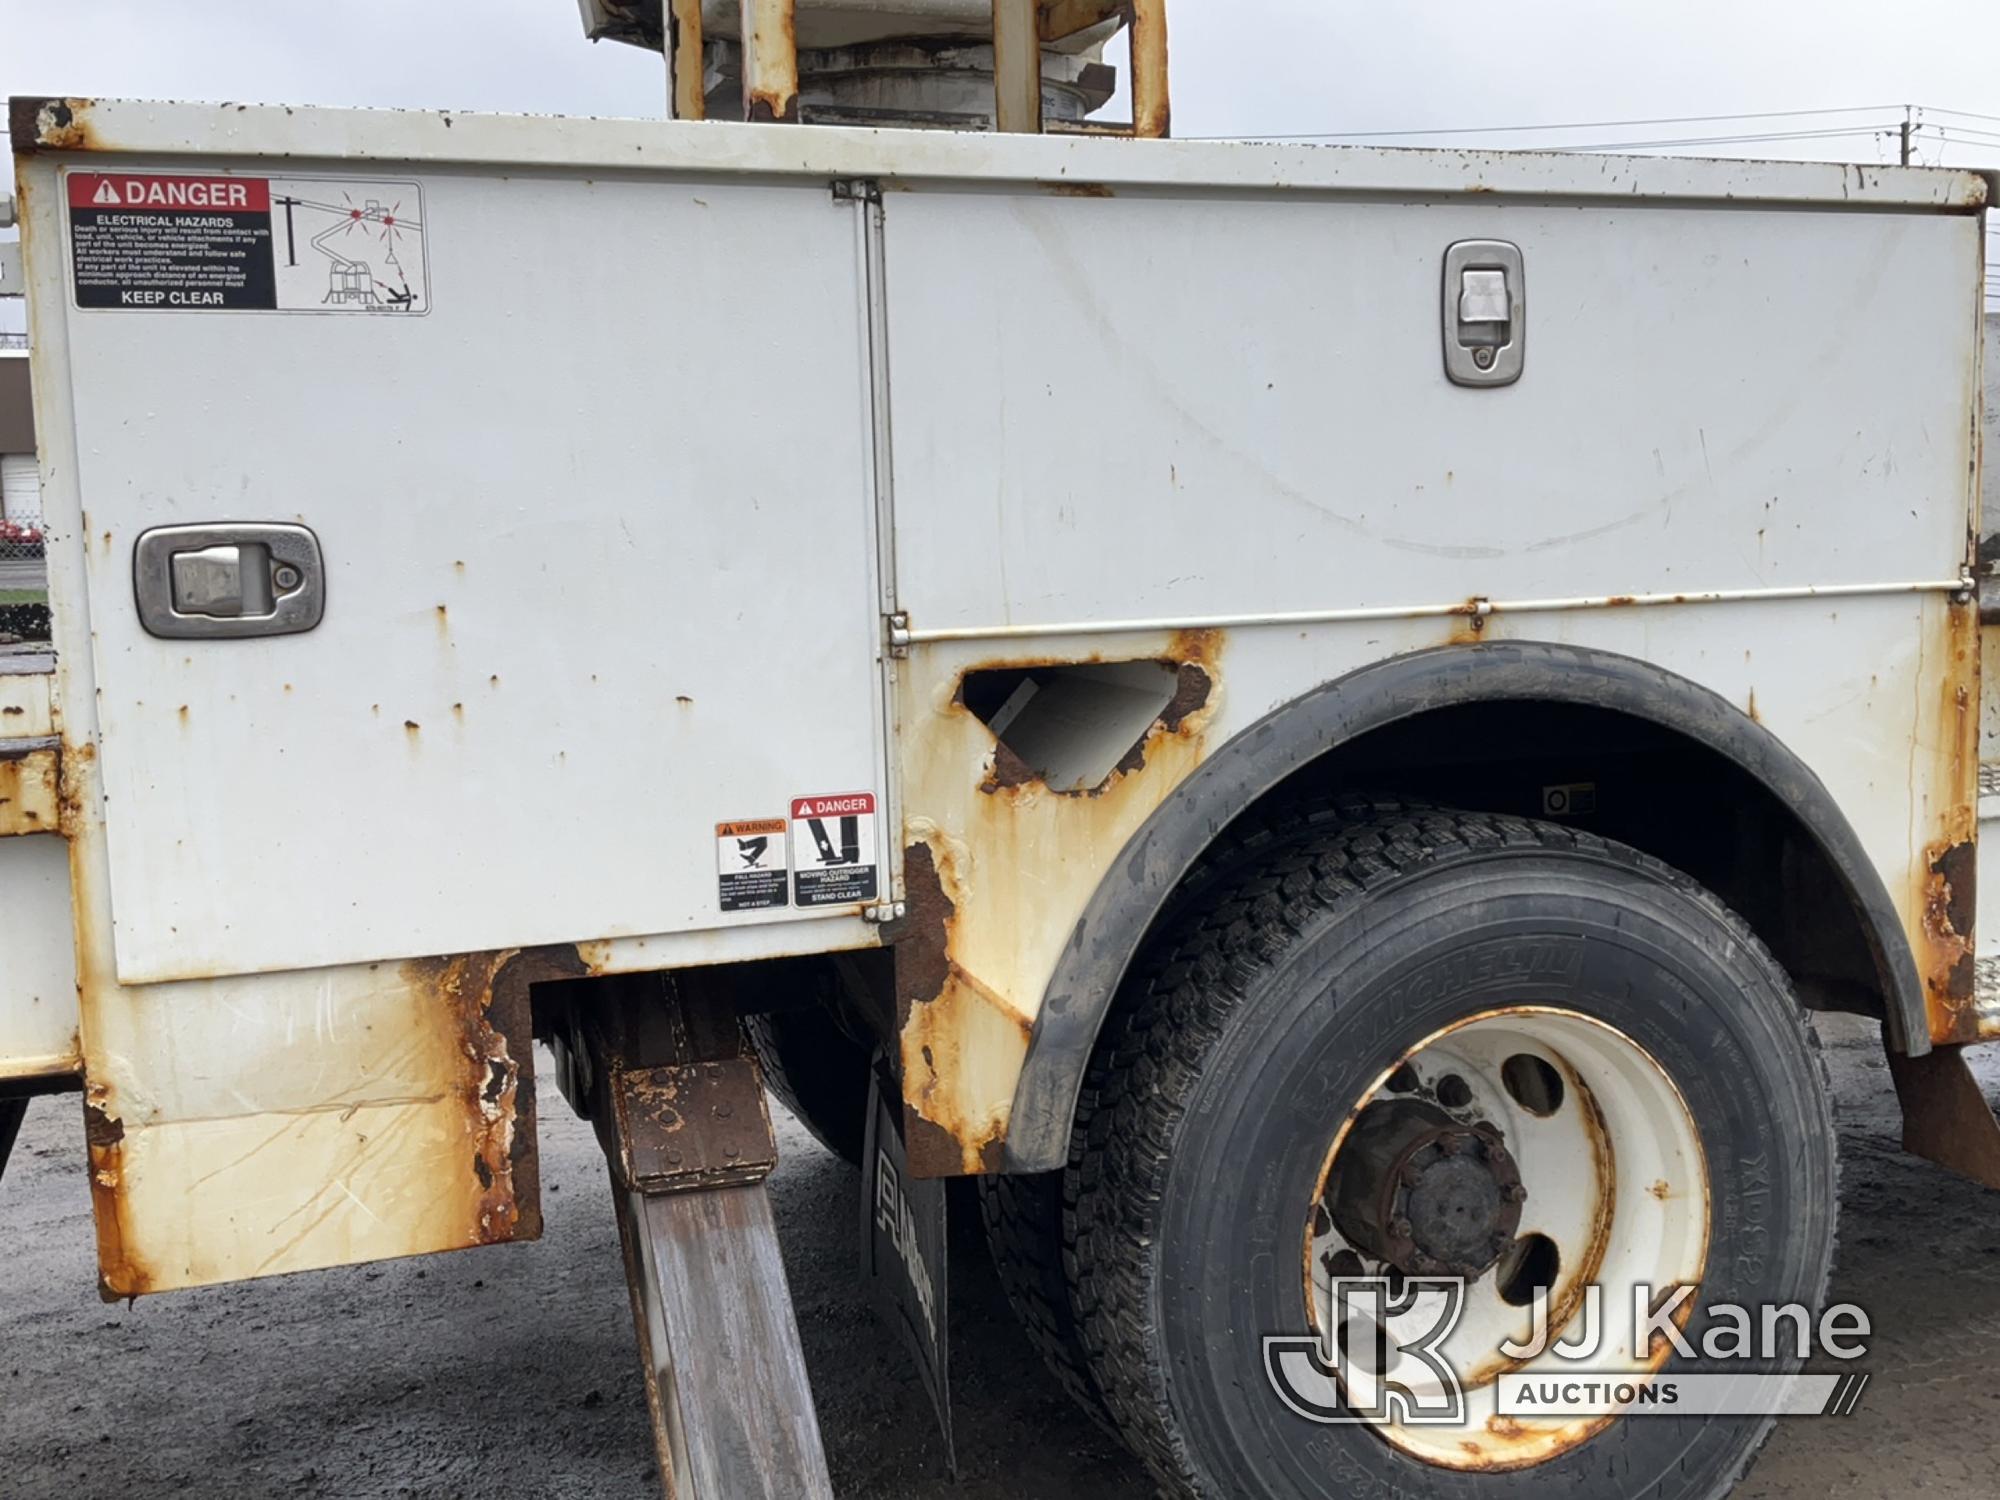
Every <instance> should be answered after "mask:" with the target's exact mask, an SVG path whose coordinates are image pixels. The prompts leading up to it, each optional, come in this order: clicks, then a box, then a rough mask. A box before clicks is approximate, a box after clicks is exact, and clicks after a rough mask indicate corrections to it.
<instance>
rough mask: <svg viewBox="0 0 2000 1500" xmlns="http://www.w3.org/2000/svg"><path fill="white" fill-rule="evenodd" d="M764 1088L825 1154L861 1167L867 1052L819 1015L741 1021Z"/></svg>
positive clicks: (826, 1016)
mask: <svg viewBox="0 0 2000 1500" xmlns="http://www.w3.org/2000/svg"><path fill="white" fill-rule="evenodd" d="M743 1032H744V1035H746V1036H747V1037H749V1039H750V1045H751V1046H752V1047H753V1048H755V1049H756V1052H757V1061H758V1062H759V1063H760V1064H761V1065H762V1067H763V1070H764V1084H765V1086H766V1087H767V1088H769V1089H770V1091H771V1092H772V1093H773V1094H775V1095H777V1097H778V1100H779V1102H780V1103H782V1104H783V1105H784V1106H785V1108H786V1109H788V1110H790V1111H791V1112H792V1114H793V1116H794V1117H796V1118H797V1120H798V1122H799V1123H800V1124H801V1125H803V1126H805V1128H806V1129H807V1130H809V1131H811V1132H812V1135H813V1139H815V1140H817V1141H818V1142H819V1143H820V1144H821V1145H822V1146H824V1147H826V1149H827V1150H829V1151H831V1152H832V1153H833V1154H834V1155H835V1156H837V1157H839V1158H840V1159H841V1160H842V1161H844V1162H847V1163H849V1164H851V1165H853V1166H859V1165H861V1155H862V1150H863V1142H864V1140H865V1137H866V1136H867V1133H868V1066H869V1063H868V1052H867V1049H866V1048H864V1047H863V1046H862V1045H861V1044H860V1043H859V1042H857V1041H855V1040H854V1038H853V1037H851V1036H849V1035H848V1033H847V1032H846V1030H845V1029H844V1028H843V1027H842V1026H841V1024H840V1023H839V1022H838V1021H836V1020H835V1019H834V1018H833V1016H832V1014H831V1013H830V1012H828V1011H826V1010H823V1009H802V1010H788V1011H781V1012H777V1013H774V1014H771V1015H753V1016H745V1017H744V1018H743Z"/></svg>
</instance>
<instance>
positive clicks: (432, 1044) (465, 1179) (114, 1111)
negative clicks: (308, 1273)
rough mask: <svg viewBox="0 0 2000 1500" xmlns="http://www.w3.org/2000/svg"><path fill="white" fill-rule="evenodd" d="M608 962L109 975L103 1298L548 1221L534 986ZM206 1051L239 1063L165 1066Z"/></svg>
mask: <svg viewBox="0 0 2000 1500" xmlns="http://www.w3.org/2000/svg"><path fill="white" fill-rule="evenodd" d="M588 972H589V969H588V966H587V965H586V964H585V962H584V960H583V959H582V958H581V957H580V956H579V955H578V954H577V953H576V951H575V950H574V949H573V948H568V947H561V948H544V949H529V950H502V951H499V952H491V953H472V954H460V955H454V956H450V957H442V958H432V959H414V960H410V961H407V962H405V963H402V964H400V965H393V964H378V965H369V966H364V967H360V968H354V969H344V970H329V971H324V972H322V973H320V974H315V975H292V976H285V977H284V980H282V981H279V982H276V983H273V982H272V981H268V980H267V981H265V986H266V993H265V994H264V995H262V996H256V995H255V992H254V990H253V989H251V988H250V987H249V985H250V982H246V981H190V982H188V983H186V984H184V985H176V986H155V987H152V988H151V989H148V990H118V989H116V988H115V987H111V993H110V994H107V993H105V991H104V989H103V988H102V987H100V988H98V990H97V994H96V996H95V1000H94V1004H93V1006H92V1014H91V1017H90V1022H89V1024H90V1025H91V1027H92V1029H93V1031H94V1032H95V1033H96V1034H95V1035H94V1037H93V1044H92V1047H91V1052H90V1056H89V1058H88V1062H87V1080H86V1096H85V1097H86V1104H85V1119H86V1128H87V1138H88V1143H89V1150H90V1186H91V1196H92V1201H93V1206H94V1209H95V1214H96V1221H97V1239H98V1261H99V1277H100V1282H99V1285H100V1290H101V1291H102V1294H103V1295H104V1296H105V1297H106V1298H107V1299H117V1298H126V1297H136V1296H141V1295H144V1294H146V1293H149V1292H156V1291H167V1290H173V1289H176V1288H181V1287H190V1286H200V1285H206V1284H209V1283H213V1282H218V1281H228V1280H239V1279H244V1278H247V1277H253V1276H268V1275H276V1274H280V1273H284V1272H290V1271H298V1270H307V1269H312V1268H316V1267H320V1266H327V1265H338V1264H347V1263H352V1262H358V1261H365V1260H377V1259H383V1258H386V1257H390V1256H399V1255H415V1254H422V1253H427V1252H431V1251H438V1250H452V1249H460V1248H465V1247H469V1246H473V1245H488V1244H497V1243H502V1242H506V1241H511V1240H522V1239H533V1238H535V1237H537V1236H538V1235H539V1234H540V1232H541V1196H540V1183H539V1174H538V1170H537V1163H536V1154H535V1091H534V1068H533V1062H532V1055H531V1052H530V1046H531V1041H530V1018H529V1004H528V989H529V986H530V985H531V984H532V983H534V982H536V981H539V980H545V979H559V978H570V977H576V976H580V975H583V974H586V973H588ZM301 981H309V982H306V983H302V982H301ZM169 990H171V991H175V992H176V993H172V994H167V993H163V992H164V991H169ZM260 1000H261V1001H262V1002H263V1003H262V1004H261V1005H260V1003H259V1002H260ZM149 1002H150V1003H149ZM194 1049H199V1050H201V1051H206V1052H213V1053H215V1054H216V1055H219V1056H227V1057H229V1058H230V1059H231V1061H230V1065H229V1066H228V1067H227V1068H225V1069H221V1070H219V1072H218V1073H217V1074H216V1076H215V1077H214V1078H210V1077H209V1076H207V1075H206V1074H205V1073H203V1071H202V1070H199V1069H181V1070H176V1071H175V1073H174V1074H173V1075H172V1076H166V1077H162V1076H160V1075H159V1067H158V1060H159V1059H161V1058H169V1057H177V1056H186V1055H191V1053H192V1051H193V1050H194Z"/></svg>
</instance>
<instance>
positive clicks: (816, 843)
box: [792, 792, 875, 906]
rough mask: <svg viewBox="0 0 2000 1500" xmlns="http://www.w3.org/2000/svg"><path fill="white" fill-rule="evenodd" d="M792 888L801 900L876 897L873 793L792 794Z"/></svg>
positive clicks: (816, 902)
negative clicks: (826, 795) (805, 795)
mask: <svg viewBox="0 0 2000 1500" xmlns="http://www.w3.org/2000/svg"><path fill="white" fill-rule="evenodd" d="M792 889H793V893H794V895H793V899H794V901H795V902H796V903H797V904H798V905H800V906H848V905H852V904H853V903H854V902H857V901H873V900H874V899H875V794H874V793H873V792H848V793H844V794H842V795H840V796H835V797H795V798H793V799H792Z"/></svg>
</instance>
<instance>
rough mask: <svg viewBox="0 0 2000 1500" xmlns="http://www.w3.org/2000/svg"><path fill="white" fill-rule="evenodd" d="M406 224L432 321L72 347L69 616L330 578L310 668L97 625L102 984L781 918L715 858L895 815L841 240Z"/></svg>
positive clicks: (303, 326) (676, 191) (847, 234)
mask: <svg viewBox="0 0 2000 1500" xmlns="http://www.w3.org/2000/svg"><path fill="white" fill-rule="evenodd" d="M422 189H423V212H424V216H425V217H424V227H423V232H424V237H425V239H426V241H427V242H428V244H427V252H428V258H429V277H430V286H431V309H430V311H429V312H428V313H427V314H426V315H424V316H422V317H409V318H395V317H380V318H371V319H368V320H366V321H365V322H361V323H356V322H354V321H351V320H343V319H342V318H339V317H332V316H328V317H287V316H271V315H264V314H257V313H248V314H241V313H223V314H217V315H200V314H197V315H191V316H183V315H176V314H174V313H170V312H159V313H150V312H125V311H110V312H104V311H95V310H84V311H78V310H75V309H70V310H69V311H68V313H67V317H68V325H69V326H68V340H69V346H70V357H71V359H72V360H73V361H75V362H76V364H77V365H78V366H79V367H81V368H87V369H89V370H90V371H91V372H92V374H91V377H90V379H88V380H87V381H82V382H79V383H78V384H77V386H76V387H75V391H74V400H75V403H76V415H75V421H76V425H77V431H78V433H79V436H80V439H81V441H80V445H79V470H78V476H77V479H78V485H79V490H80V495H81V497H82V505H83V508H84V509H85V510H87V511H88V513H89V530H90V546H89V548H88V573H89V587H90V591H91V594H92V597H93V598H96V599H101V600H105V601H113V600H115V601H118V604H119V605H120V606H122V605H123V604H124V602H125V601H126V600H127V599H128V598H129V596H130V593H131V588H132V582H131V575H132V568H133V541H134V539H135V538H136V536H137V535H138V534H139V533H140V532H141V531H143V530H145V529H146V528H148V527H151V526H163V525H171V524H176V523H210V522H227V521H262V520H274V521H285V522H296V523H300V524H303V525H306V526H309V527H311V528H312V529H313V531H314V532H316V533H317V535H318V536H319V539H320V542H321V545H322V547H323V549H324V553H325V557H326V563H327V598H328V604H327V609H326V615H325V619H324V621H323V623H322V624H321V625H320V626H319V628H318V629H316V630H314V631H312V632H311V633H310V634H308V635H303V636H298V637H290V638H282V639H272V640H262V641H259V640H244V641H207V642H205V641H185V640H181V641H174V640H156V639H154V638H152V637H150V636H148V635H147V634H145V632H144V631H143V630H141V629H140V627H139V624H138V621H137V618H136V617H135V615H134V613H133V612H132V611H131V610H130V609H127V608H123V607H112V608H106V609H104V610H103V611H102V613H101V614H100V615H98V616H97V617H96V618H95V619H94V622H93V623H94V626H95V629H94V643H93V645H94V652H95V659H96V663H97V670H98V685H99V689H100V695H99V709H98V712H99V730H100V734H101V737H102V755H103V760H102V765H103V775H104V778H105V790H106V793H107V796H108V798H109V801H110V804H111V806H112V807H114V808H117V809H120V810H121V811H120V814H119V815H116V816H113V817H112V818H111V819H110V820H109V840H110V854H111V886H112V906H113V909H114V911H115V913H116V923H117V926H116V933H117V938H116V941H117V952H118V972H119V975H120V977H121V978H123V979H124V980H126V981H128V982H131V981H140V980H147V981H150V980H161V979H174V978H189V977H196V976H207V975H216V974H240V973H246V972H250V971H254V970H272V969H296V968H309V967H320V966H323V965H327V964H333V963H342V962H353V961H358V960H368V959H380V958H401V957H407V956H411V955H416V954H422V953H449V952H460V951H465V950H469V949H484V948H496V947H505V946H524V945H533V944H543V943H556V942H574V941H577V940H582V939H595V938H609V937H622V936H628V935H630V936H644V935H649V934H661V933H672V932H678V931H689V930H696V929H701V928H708V927H718V926H727V925H731V924H732V923H735V922H739V921H759V922H761V921H771V920H784V919H786V918H788V917H794V916H797V915H801V914H800V913H798V912H796V910H795V909H792V908H784V909H779V910H776V911H767V912H761V913H757V914H754V915H749V916H725V915H724V914H723V913H722V912H720V911H718V910H717V900H716V869H715V856H714V852H713V851H714V845H715V832H714V829H715V825H716V823H718V822H720V821H723V820H726V819H740V818H772V817H784V816H785V814H786V811H787V809H788V806H789V801H790V799H791V798H793V797H796V796H806V795H813V794H820V793H833V792H846V791H852V790H857V789H858V790H872V789H877V788H879V787H880V785H881V781H882V770H881V745H880V724H881V712H880V708H879V702H878V696H877V692H878V690H877V685H876V684H877V674H876V670H875V642H876V639H877V637H878V634H879V632H878V628H877V625H876V623H875V612H874V610H873V608H872V607H871V595H872V590H871V584H870V569H871V568H872V566H873V557H874V544H873V538H872V533H871V530H870V527H871V519H872V515H873V493H872V489H871V481H870V478H869V473H868V461H869V460H868V443H869V433H870V427H869V414H868V407H867V400H866V396H867V385H866V364H865V353H864V349H865V343H864V340H865V334H864V331H863V325H862V300H861V271H860V267H859V262H858V258H857V257H858V244H859V240H858V236H857V228H856V222H855V220H856V210H855V208H853V207H852V206H847V207H836V206H835V205H834V204H833V203H832V202H831V201H830V200H829V198H828V195H827V192H826V189H825V187H824V185H823V184H803V183H802V184H799V185H797V186H782V185H724V184H703V185H700V186H694V185H690V184H687V183H685V182H679V183H676V182H662V181H649V182H639V181H633V180H628V179H616V178H614V179H609V180H604V181H583V180H577V179H566V180H551V179H544V178H533V179H525V180H524V179H513V180H509V179H506V178H502V177H498V176H494V175H489V174H483V173H463V172H434V173H427V174H425V176H424V178H423V182H422ZM337 190H338V178H337V177H336V178H334V179H332V180H331V181H330V183H329V187H328V192H329V193H332V192H334V191H337ZM713 289H721V290H720V291H719V293H718V292H717V291H716V290H713ZM166 369H176V370H181V371H189V370H200V371H201V372H202V376H201V378H200V379H198V380H189V379H176V380H168V381H163V380H161V379H160V372H161V371H162V370H166ZM127 808H129V809H131V813H130V815H129V816H126V815H124V814H123V811H122V810H123V809H127ZM306 914H310V916H309V917H308V916H307V915H306Z"/></svg>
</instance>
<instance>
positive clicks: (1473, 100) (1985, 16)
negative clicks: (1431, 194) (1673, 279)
mask: <svg viewBox="0 0 2000 1500" xmlns="http://www.w3.org/2000/svg"><path fill="white" fill-rule="evenodd" d="M1169 20H1170V31H1171V36H1172V65H1173V94H1174V126H1175V131H1176V133H1177V134H1181V135H1226V134H1251V133H1257V134H1292V133H1305V132H1358V131H1390V130H1395V131H1403V130H1417V129H1454V130H1455V129H1461V128H1464V127H1476V126H1488V125H1502V124H1530V125H1539V124H1554V123H1561V122H1568V121H1623V120H1632V119H1642V118H1652V117H1660V116H1687V115H1736V114H1749V113H1763V112H1775V111H1785V110H1814V111H1818V110H1832V109H1845V108H1848V107H1850V106H1859V107H1860V108H1858V109H1857V110H1856V112H1855V113H1852V114H1846V115H1839V116H1821V115H1814V116H1810V117H1801V118H1798V119H1795V120H1776V119H1773V120H1761V121H1758V120H1752V121H1742V122H1735V123H1730V122H1715V123H1707V124H1698V125H1686V126H1662V127H1633V128H1623V127H1621V128H1607V129H1600V130H1589V131H1581V132H1569V133H1564V132H1545V133H1544V132H1527V133H1520V134H1510V135H1502V136H1492V137H1488V138H1487V139H1489V140H1490V141H1491V142H1492V143H1493V144H1509V145H1525V144H1545V143H1549V142H1554V141H1561V140H1567V141H1568V142H1570V143H1571V144H1574V145H1601V144H1605V143H1608V142H1613V141H1624V140H1636V141H1643V140H1684V139H1689V138H1691V137H1694V136H1698V135H1719V134H1728V133H1736V134H1751V133H1767V132H1786V131H1794V130H1814V129H1836V128H1838V129H1854V130H1858V131H1863V132H1865V131H1866V130H1867V129H1869V128H1870V127H1874V128H1883V129H1886V128H1888V127H1890V126H1892V125H1893V123H1894V121H1895V119H1896V118H1897V115H1898V110H1897V109H1896V108H1894V106H1901V105H1903V104H1906V103H1907V104H1916V105H1925V106H1930V107H1932V108H1934V109H1944V110H1955V111H1962V112H1966V113H1964V114H1960V115H1956V116H1944V115H1934V116H1929V117H1927V118H1926V122H1925V124H1926V129H1925V130H1924V131H1923V132H1922V133H1920V135H1919V137H1918V141H1919V152H1920V155H1921V156H1922V158H1923V159H1924V160H1928V161H1935V160H1940V159H1942V160H1944V161H1949V162H1953V163H1964V164H1979V165H2000V3H1995V0H1901V3H1896V0H1890V3H1886V4H1885V3H1883V0H1869V3H1862V0H1650V3H1643V4H1642V3H1637V0H1515V3H1512V4H1500V3H1495V0H1483V3H1475V0H1395V3H1392V4H1386V5H1385V4H1382V3H1379V0H1377V3H1372V4H1368V5H1362V4H1358V3H1355V0H1169ZM0 92H4V93H7V94H50V93H63V94H85V95H99V96H108V95H123V96H127V97H138V98H176V99H228V100H253V101H260V102H283V103H292V104H308V103H309V104H358V105H405V106H421V107H439V108H446V107H448V108H453V109H480V110H505V111H527V112H546V113H556V114H594V115H641V116H644V115H658V114H659V113H661V112H662V109H663V104H662V98H663V93H664V85H663V83H662V68H661V63H660V60H659V58H658V57H656V56H653V55H650V54H647V53H643V52H640V51H638V50H637V49H634V48H631V47H625V46H621V45H618V44H616V43H609V42H606V43H600V44H597V45H595V46H593V45H591V44H590V43H588V42H586V41H585V40H584V38H583V31H582V26H581V23H580V22H579V20H578V14H577V7H576V5H575V3H574V0H428V3H426V0H339V3H337V4H324V3H320V4H307V3H301V0H292V3H286V0H91V3H89V4H52V3H50V0H0ZM1884 106H1890V107H1888V108H1885V107H1884ZM1972 116H1985V117H1987V118H1984V119H1980V118H1972ZM1976 132H1985V133H1986V134H1985V135H1984V136H1982V135H1980V134H1977V133H1976ZM1954 135H1956V137H1957V138H1956V139H1953V138H1952V137H1953V136H1954ZM1672 149H1679V150H1689V151H1692V150H1698V149H1699V150H1709V151H1713V152H1715V153H1716V154H1731V155H1780V156H1782V155H1790V156H1826V157H1835V158H1840V159H1846V160H1854V159H1859V160H1866V161H1875V160H1882V159H1891V160H1892V159H1893V151H1894V143H1893V141H1892V140H1889V139H1886V138H1881V137H1871V136H1870V135H1868V134H1866V133H1861V134H1854V135H1847V136H1839V137H1827V136H1819V137H1814V138H1810V139H1795V140H1781V141H1757V142H1734V143H1727V142H1726V143H1720V144H1715V145H1710V146H1703V147H1696V146H1693V145H1688V146H1680V147H1675V148H1672ZM1884 153H1890V155H1888V156H1886V157H1885V155H1884ZM12 306H13V308H14V309H16V310H18V308H19V304H18V303H14V304H12ZM6 326H19V325H18V323H14V322H12V321H11V320H9V322H8V323H7V325H6Z"/></svg>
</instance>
